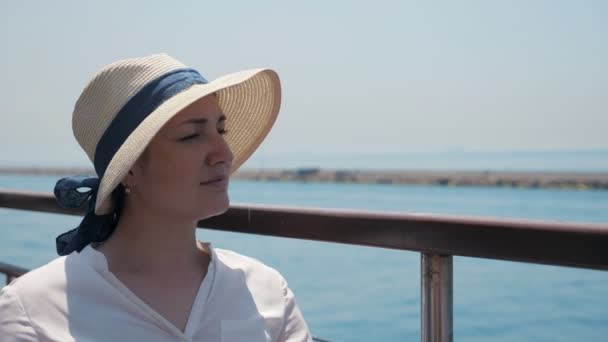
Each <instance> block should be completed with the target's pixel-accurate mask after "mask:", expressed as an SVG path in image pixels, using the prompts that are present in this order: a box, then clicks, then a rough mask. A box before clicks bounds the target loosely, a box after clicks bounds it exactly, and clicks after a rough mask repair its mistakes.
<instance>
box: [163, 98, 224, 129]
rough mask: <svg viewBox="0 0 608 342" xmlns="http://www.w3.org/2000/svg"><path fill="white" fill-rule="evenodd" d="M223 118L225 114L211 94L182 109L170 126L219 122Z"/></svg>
mask: <svg viewBox="0 0 608 342" xmlns="http://www.w3.org/2000/svg"><path fill="white" fill-rule="evenodd" d="M223 116H224V113H223V112H222V109H221V108H220V105H219V101H218V100H217V97H216V96H215V95H214V94H211V95H207V96H205V97H203V98H201V99H199V100H197V101H195V102H194V103H192V104H191V105H189V106H188V107H186V108H184V109H182V110H181V111H180V112H179V113H177V114H176V115H175V116H174V117H173V118H172V119H171V120H170V125H171V126H179V125H182V124H186V123H189V122H199V121H201V120H207V121H209V122H217V121H218V120H220V119H221V118H222V117H223Z"/></svg>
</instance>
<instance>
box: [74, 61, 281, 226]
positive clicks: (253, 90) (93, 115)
mask: <svg viewBox="0 0 608 342" xmlns="http://www.w3.org/2000/svg"><path fill="white" fill-rule="evenodd" d="M211 93H216V94H217V96H218V101H219V105H220V108H221V109H222V110H223V112H224V114H225V115H226V117H227V118H228V120H227V122H226V125H227V129H228V130H230V134H229V135H227V136H226V141H227V143H228V145H229V146H230V148H231V150H232V153H233V154H234V160H233V164H232V170H231V171H232V172H234V171H235V170H236V169H238V168H239V166H241V165H242V164H243V163H244V162H245V160H247V158H249V157H250V156H251V154H253V152H254V151H255V149H256V148H257V147H258V146H259V145H260V143H261V142H262V140H264V138H265V137H266V135H267V134H268V132H269V131H270V128H271V127H272V125H273V124H274V122H275V120H276V117H277V114H278V112H279V107H280V103H281V89H280V81H279V78H278V76H277V74H276V73H275V72H274V71H272V70H269V69H252V70H245V71H240V72H236V73H232V74H228V75H226V76H223V77H220V78H218V79H216V80H214V81H211V82H208V81H207V80H205V79H204V78H203V77H202V76H201V75H200V74H199V73H198V72H197V71H196V70H194V69H190V68H188V67H187V66H185V65H184V64H183V63H181V62H179V61H177V60H176V59H174V58H172V57H170V56H168V55H167V54H156V55H151V56H146V57H141V58H132V59H126V60H121V61H118V62H115V63H112V64H110V65H108V66H106V67H104V68H103V69H101V70H100V71H99V72H97V74H96V75H95V76H94V77H93V79H92V80H91V81H90V82H89V84H88V85H87V86H86V87H85V89H84V91H83V92H82V94H81V95H80V97H79V98H78V101H77V102H76V105H75V108H74V113H73V117H72V129H73V131H74V136H75V137H76V140H77V141H78V143H79V144H80V146H81V147H82V148H83V149H84V151H85V152H86V154H87V156H88V157H89V159H90V160H91V161H92V162H93V164H94V165H95V170H96V172H97V176H98V177H99V179H100V183H99V188H98V190H97V196H96V198H95V214H98V215H104V214H108V213H110V212H112V210H113V208H114V205H113V203H112V199H111V196H110V195H111V193H112V191H113V190H114V189H115V188H116V186H117V185H118V184H119V183H120V182H121V181H122V180H123V178H124V177H125V175H126V174H127V172H128V171H129V169H130V168H131V167H132V166H133V164H134V163H135V161H136V160H137V159H138V157H139V156H140V155H141V154H142V152H143V151H144V150H145V148H146V146H147V145H148V143H149V142H150V141H151V140H152V138H153V137H154V135H155V134H156V133H157V132H158V131H159V130H160V129H161V128H162V127H163V125H164V124H165V123H166V122H167V121H169V120H170V119H171V118H172V117H173V116H174V115H175V114H177V113H178V112H179V111H181V110H182V109H184V108H186V107H187V106H188V105H190V104H191V103H193V102H195V101H197V100H198V99H200V98H202V97H204V96H206V95H209V94H211Z"/></svg>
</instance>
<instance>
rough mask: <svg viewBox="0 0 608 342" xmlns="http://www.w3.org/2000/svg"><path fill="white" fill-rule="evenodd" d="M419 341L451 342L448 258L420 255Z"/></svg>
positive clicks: (445, 256)
mask: <svg viewBox="0 0 608 342" xmlns="http://www.w3.org/2000/svg"><path fill="white" fill-rule="evenodd" d="M420 255H421V258H420V266H421V268H420V271H421V274H420V279H421V298H420V299H421V300H420V302H421V315H420V317H421V321H420V339H421V341H422V342H452V339H453V330H452V293H453V284H452V256H451V255H439V254H429V253H421V254H420Z"/></svg>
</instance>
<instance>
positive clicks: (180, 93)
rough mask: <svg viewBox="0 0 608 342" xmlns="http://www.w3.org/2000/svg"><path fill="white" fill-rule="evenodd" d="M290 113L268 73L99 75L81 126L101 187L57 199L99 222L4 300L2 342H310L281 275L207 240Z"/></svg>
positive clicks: (69, 239)
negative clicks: (235, 179) (231, 189)
mask: <svg viewBox="0 0 608 342" xmlns="http://www.w3.org/2000/svg"><path fill="white" fill-rule="evenodd" d="M279 106H280V84H279V79H278V77H277V75H276V73H274V72H273V71H271V70H267V69H256V70H248V71H243V72H238V73H234V74H230V75H227V76H224V77H221V78H219V79H217V80H215V81H213V82H207V81H206V80H205V79H204V78H203V77H202V76H201V75H200V74H199V73H198V72H197V71H195V70H193V69H189V68H187V67H186V66H185V65H183V64H182V63H180V62H179V61H177V60H175V59H173V58H172V57H170V56H168V55H166V54H158V55H152V56H146V57H142V58H134V59H128V60H123V61H119V62H116V63H113V64H111V65H109V66H107V67H105V68H103V69H102V70H100V71H99V72H98V73H97V74H96V76H95V77H94V78H93V79H92V80H91V81H90V83H89V84H88V85H87V87H86V88H85V89H84V91H83V93H82V94H81V96H80V98H79V99H78V101H77V102H76V105H75V109H74V113H73V119H72V125H73V130H74V135H75V137H76V139H77V140H78V142H79V144H80V145H81V147H82V148H83V149H84V150H85V152H86V153H87V155H88V156H89V158H90V159H91V161H92V162H93V164H94V166H95V170H96V173H97V175H98V178H87V177H70V178H64V179H61V180H60V181H59V182H58V183H57V185H56V187H55V195H56V197H57V199H58V201H59V202H60V203H61V204H62V205H64V206H67V207H78V206H80V205H84V204H85V202H87V203H88V208H89V210H88V212H87V214H86V215H85V217H84V219H83V221H82V222H81V224H80V225H79V226H78V227H77V228H75V229H73V230H71V231H69V232H67V233H64V234H62V235H60V236H59V237H58V238H57V251H58V253H59V254H60V255H62V257H59V258H57V259H55V260H53V261H51V262H50V263H49V264H47V265H45V266H42V267H40V268H38V269H36V270H33V271H31V272H29V273H28V274H26V275H24V276H22V277H21V278H19V279H17V280H16V281H14V282H13V283H12V284H10V285H8V286H6V287H5V288H4V289H3V290H2V294H1V296H0V313H1V314H0V337H1V338H0V340H2V341H123V340H128V341H310V340H311V337H310V333H309V331H308V328H307V326H306V323H305V321H304V319H303V317H302V315H301V312H300V310H299V308H298V306H297V304H296V302H295V299H294V296H293V293H292V292H291V291H290V289H289V288H288V287H287V283H286V282H285V280H284V279H283V278H282V277H281V275H280V274H279V273H278V272H277V271H275V270H273V269H272V268H270V267H267V266H265V265H263V264H262V263H260V262H258V261H256V260H254V259H251V258H247V257H245V256H242V255H239V254H237V253H234V252H231V251H226V250H220V249H215V248H213V247H212V246H211V245H210V244H204V243H201V242H198V241H197V240H196V237H195V230H196V224H197V222H198V221H199V220H201V219H204V218H207V217H210V216H214V215H218V214H221V213H223V212H224V211H226V210H227V208H228V204H229V200H228V194H227V185H228V177H229V175H230V173H231V172H234V170H236V169H237V168H238V167H239V166H240V165H242V163H243V162H244V161H245V160H246V159H247V158H248V157H249V156H250V155H251V154H252V153H253V152H254V150H255V149H256V148H257V146H258V145H259V144H260V143H261V142H262V140H263V139H264V137H265V136H266V135H267V133H268V131H269V130H270V128H271V126H272V125H273V123H274V121H275V119H276V116H277V114H278V110H279ZM83 188H90V190H89V191H88V192H82V190H83Z"/></svg>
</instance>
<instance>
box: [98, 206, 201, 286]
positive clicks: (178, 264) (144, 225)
mask: <svg viewBox="0 0 608 342" xmlns="http://www.w3.org/2000/svg"><path fill="white" fill-rule="evenodd" d="M196 223H197V222H196V221H191V222H189V221H186V220H180V219H176V218H174V217H167V216H163V215H158V214H157V215H155V214H150V211H146V212H141V211H140V212H138V211H137V210H128V211H125V212H124V214H123V216H121V218H120V220H119V222H118V225H117V226H116V229H115V231H114V233H113V234H112V236H111V237H110V238H109V239H108V240H107V241H106V242H104V243H103V244H102V245H100V246H99V247H98V248H97V249H98V250H99V251H100V252H102V253H103V254H104V255H105V256H106V259H107V261H108V267H109V269H110V271H112V272H136V273H143V274H158V273H160V274H164V275H167V273H171V272H181V271H185V270H190V269H192V268H193V267H194V268H197V269H198V268H200V267H201V266H202V267H204V268H206V266H207V265H205V262H207V263H208V260H209V255H208V254H207V252H205V251H204V250H203V249H202V248H201V246H199V244H198V243H197V241H196V235H195V231H196Z"/></svg>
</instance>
